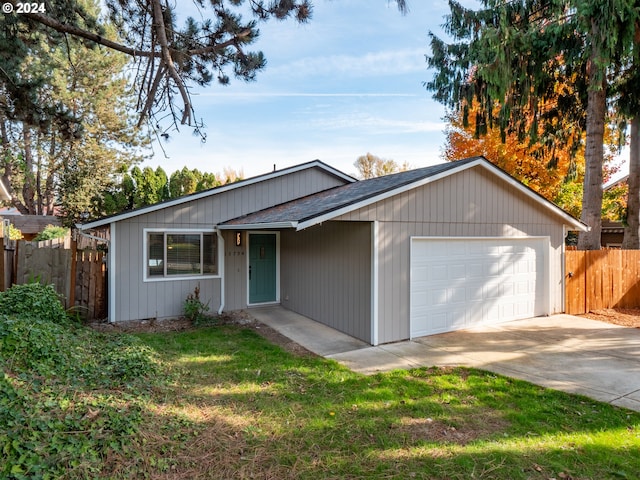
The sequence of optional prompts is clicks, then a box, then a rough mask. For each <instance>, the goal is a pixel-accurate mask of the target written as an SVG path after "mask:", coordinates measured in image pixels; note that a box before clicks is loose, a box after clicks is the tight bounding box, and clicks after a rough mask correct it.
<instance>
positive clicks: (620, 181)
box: [602, 175, 629, 192]
mask: <svg viewBox="0 0 640 480" xmlns="http://www.w3.org/2000/svg"><path fill="white" fill-rule="evenodd" d="M628 181H629V175H625V176H624V177H622V178H619V179H618V180H616V181H615V182H611V183H610V184H609V185H605V186H604V187H602V189H603V190H604V191H605V192H606V191H607V190H611V189H612V188H614V187H620V186H621V185H624V184H625V183H627V182H628Z"/></svg>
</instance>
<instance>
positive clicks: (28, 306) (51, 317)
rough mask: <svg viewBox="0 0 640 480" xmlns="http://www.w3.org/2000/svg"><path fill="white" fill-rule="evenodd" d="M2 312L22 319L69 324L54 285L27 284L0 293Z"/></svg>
mask: <svg viewBox="0 0 640 480" xmlns="http://www.w3.org/2000/svg"><path fill="white" fill-rule="evenodd" d="M0 312H2V313H3V314H5V315H16V316H19V317H22V318H40V319H44V320H48V321H50V322H53V323H58V324H67V323H69V318H68V317H67V314H66V313H65V311H64V307H63V306H62V303H61V302H60V297H59V296H58V294H57V293H56V291H55V289H54V288H53V285H41V284H40V283H26V284H24V285H14V286H12V287H11V288H10V289H9V290H7V291H6V292H0Z"/></svg>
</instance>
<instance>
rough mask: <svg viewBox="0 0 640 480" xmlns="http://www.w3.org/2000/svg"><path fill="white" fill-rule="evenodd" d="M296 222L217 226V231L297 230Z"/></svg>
mask: <svg viewBox="0 0 640 480" xmlns="http://www.w3.org/2000/svg"><path fill="white" fill-rule="evenodd" d="M297 227H298V222H295V221H291V222H264V223H240V224H231V225H225V224H222V225H218V226H217V227H216V228H217V229H218V230H273V229H281V228H294V229H297Z"/></svg>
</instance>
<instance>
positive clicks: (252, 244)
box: [249, 233, 277, 303]
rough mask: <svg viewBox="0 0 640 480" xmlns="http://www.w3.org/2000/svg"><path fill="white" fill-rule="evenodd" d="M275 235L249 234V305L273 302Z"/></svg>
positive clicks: (274, 296) (274, 291) (274, 292)
mask: <svg viewBox="0 0 640 480" xmlns="http://www.w3.org/2000/svg"><path fill="white" fill-rule="evenodd" d="M276 300H277V298H276V235H275V234H274V233H251V234H249V303H266V302H275V301H276Z"/></svg>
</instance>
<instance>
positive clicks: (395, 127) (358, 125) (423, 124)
mask: <svg viewBox="0 0 640 480" xmlns="http://www.w3.org/2000/svg"><path fill="white" fill-rule="evenodd" d="M313 124H314V126H316V127H317V128H322V129H325V130H331V129H335V130H345V129H354V130H356V129H357V130H359V131H361V132H366V133H368V134H369V135H372V134H378V133H386V134H390V133H396V134H398V133H421V132H441V131H442V130H444V127H445V123H444V122H434V121H421V120H402V119H394V118H385V117H378V116H374V115H367V114H360V113H353V114H344V115H340V116H336V117H325V118H322V119H316V120H314V121H313Z"/></svg>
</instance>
